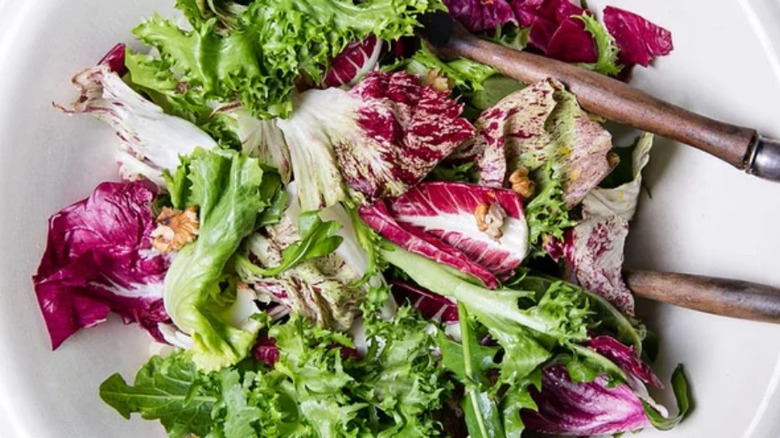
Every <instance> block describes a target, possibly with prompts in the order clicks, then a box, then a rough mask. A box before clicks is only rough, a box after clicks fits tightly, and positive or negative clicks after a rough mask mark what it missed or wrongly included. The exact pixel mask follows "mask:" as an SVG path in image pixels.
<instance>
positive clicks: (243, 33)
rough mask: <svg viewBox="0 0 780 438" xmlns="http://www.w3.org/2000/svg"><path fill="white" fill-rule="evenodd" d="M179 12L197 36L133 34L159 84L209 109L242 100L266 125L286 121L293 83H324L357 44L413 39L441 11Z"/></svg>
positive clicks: (341, 3)
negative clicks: (145, 47)
mask: <svg viewBox="0 0 780 438" xmlns="http://www.w3.org/2000/svg"><path fill="white" fill-rule="evenodd" d="M209 3H210V5H212V3H213V2H209ZM230 3H234V2H230ZM180 7H186V8H185V9H186V12H187V16H188V18H190V25H191V26H192V30H184V29H181V28H180V27H179V26H177V25H176V24H175V23H174V22H173V21H166V20H163V19H161V18H160V17H159V16H154V17H152V18H151V19H149V20H147V21H146V22H144V23H143V24H141V25H140V26H139V27H138V28H136V29H135V31H134V32H135V34H136V35H137V36H138V38H139V39H140V40H141V41H143V42H144V43H146V44H149V45H151V46H153V47H154V48H156V49H157V51H158V52H159V53H160V55H161V58H160V59H158V60H150V61H149V63H148V65H149V66H153V67H154V68H155V69H156V70H157V73H156V74H155V76H157V78H158V79H157V80H156V82H157V83H159V84H163V83H168V84H170V83H177V84H184V86H186V88H188V89H199V90H201V91H200V92H199V94H200V95H201V96H202V99H203V100H206V101H208V100H214V101H219V102H232V101H234V100H237V101H238V102H240V103H241V105H242V106H243V107H245V108H247V109H248V110H249V111H251V113H252V114H253V115H254V116H256V117H259V118H263V119H268V118H274V117H282V118H286V117H288V116H289V115H290V114H291V112H292V109H293V105H292V94H293V89H294V88H295V81H296V80H297V79H298V78H299V77H300V76H301V75H302V74H305V75H306V76H308V77H310V78H312V79H314V81H315V82H317V83H319V82H321V80H322V79H323V76H324V72H325V71H326V70H327V68H328V66H329V65H330V60H331V59H332V58H333V57H335V56H336V55H338V54H339V53H340V52H341V51H342V50H343V49H344V48H345V47H346V46H347V45H348V44H349V43H351V42H352V41H359V40H362V39H364V38H366V37H368V36H369V35H375V36H376V37H377V38H379V39H383V40H388V41H391V40H395V39H398V38H400V37H402V36H408V35H411V34H412V33H413V32H414V29H415V28H416V27H418V26H419V23H418V21H417V17H418V16H419V15H420V14H424V13H427V12H433V11H436V10H441V9H443V5H442V4H441V3H440V2H439V1H436V0H400V1H399V0H368V1H364V2H360V3H357V4H356V3H355V2H353V1H352V0H309V1H297V0H257V1H253V2H251V3H250V4H249V5H248V6H246V7H237V8H229V9H228V10H225V9H219V8H218V11H219V13H215V12H214V10H210V11H206V10H204V9H203V8H199V9H200V10H198V11H196V9H197V8H196V7H195V5H192V3H191V2H186V3H180ZM204 13H205V14H204ZM211 14H214V15H217V16H214V17H213V18H208V17H209V16H211ZM224 24H227V26H225V25H224ZM167 91H169V90H167Z"/></svg>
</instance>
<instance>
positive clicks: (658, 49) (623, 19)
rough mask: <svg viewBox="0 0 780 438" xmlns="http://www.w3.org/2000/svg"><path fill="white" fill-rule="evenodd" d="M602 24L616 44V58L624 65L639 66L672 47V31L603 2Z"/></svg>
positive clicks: (644, 65) (664, 53)
mask: <svg viewBox="0 0 780 438" xmlns="http://www.w3.org/2000/svg"><path fill="white" fill-rule="evenodd" d="M604 24H605V25H606V26H607V29H608V30H609V33H610V34H612V36H613V37H615V41H616V42H617V45H618V47H620V60H621V61H622V62H623V64H624V65H626V66H631V65H634V64H639V65H641V66H643V67H647V65H648V64H649V63H650V61H652V60H653V59H654V58H655V57H657V56H663V55H668V54H669V53H670V52H671V51H672V49H674V43H673V42H672V33H671V32H669V31H668V30H666V29H664V28H662V27H660V26H658V25H656V24H653V23H651V22H649V21H647V20H646V19H644V18H642V17H641V16H639V15H637V14H634V13H633V12H628V11H625V10H623V9H619V8H615V7H612V6H607V7H606V8H605V9H604Z"/></svg>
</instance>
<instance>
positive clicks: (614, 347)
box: [585, 336, 663, 388]
mask: <svg viewBox="0 0 780 438" xmlns="http://www.w3.org/2000/svg"><path fill="white" fill-rule="evenodd" d="M585 345H586V346H587V347H589V348H592V349H593V350H596V352H597V353H598V354H600V355H602V356H604V357H606V358H607V359H609V360H611V361H612V362H614V363H615V365H617V366H618V367H620V369H621V370H623V372H624V373H626V375H627V376H632V377H634V378H637V379H639V380H640V381H641V382H643V383H646V384H648V385H653V386H655V387H656V388H663V383H661V380H659V379H658V376H656V375H655V373H654V372H653V369H652V368H651V367H650V365H648V364H646V363H645V362H643V361H642V359H640V358H639V357H638V356H637V354H636V350H635V349H634V347H629V346H626V345H623V344H621V343H620V342H619V341H618V340H617V339H615V338H612V337H610V336H597V337H595V338H593V339H591V340H589V341H587V342H586V343H585Z"/></svg>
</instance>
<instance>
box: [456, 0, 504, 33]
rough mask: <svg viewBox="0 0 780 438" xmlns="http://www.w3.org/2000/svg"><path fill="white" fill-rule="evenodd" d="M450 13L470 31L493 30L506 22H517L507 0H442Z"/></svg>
mask: <svg viewBox="0 0 780 438" xmlns="http://www.w3.org/2000/svg"><path fill="white" fill-rule="evenodd" d="M444 4H445V5H446V6H447V9H448V10H449V13H450V15H452V16H453V18H455V19H456V20H458V21H459V22H460V23H461V24H462V25H463V26H464V27H466V29H468V30H470V31H471V32H480V31H483V30H495V29H496V28H498V27H501V26H503V25H505V24H507V23H514V24H517V19H516V18H515V13H514V11H513V10H512V6H510V4H509V1H507V0H490V1H485V0H444Z"/></svg>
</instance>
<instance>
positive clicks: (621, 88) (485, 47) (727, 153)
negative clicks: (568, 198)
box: [432, 25, 757, 169]
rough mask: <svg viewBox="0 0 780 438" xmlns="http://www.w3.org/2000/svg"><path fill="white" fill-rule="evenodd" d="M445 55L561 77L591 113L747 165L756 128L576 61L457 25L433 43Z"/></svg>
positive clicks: (515, 72) (529, 75)
mask: <svg viewBox="0 0 780 438" xmlns="http://www.w3.org/2000/svg"><path fill="white" fill-rule="evenodd" d="M432 49H433V50H435V51H436V52H437V53H438V54H440V55H441V56H444V57H446V58H455V57H463V58H469V59H472V60H474V61H478V62H481V63H483V64H487V65H490V66H493V67H495V68H496V69H497V70H498V71H500V72H501V73H503V74H504V75H506V76H509V77H511V78H514V79H516V80H518V81H520V82H525V83H529V84H530V83H534V82H538V81H541V80H544V79H547V78H550V77H552V78H555V79H558V80H559V81H561V82H562V83H563V84H564V85H566V86H567V87H568V89H569V90H570V91H571V92H572V93H574V94H575V95H576V96H577V100H579V102H580V105H582V107H583V108H584V109H585V110H587V111H590V112H591V113H594V114H597V115H599V116H602V117H604V118H606V119H608V120H612V121H615V122H618V123H622V124H625V125H628V126H632V127H634V128H638V129H641V130H643V131H648V132H652V133H654V134H658V135H661V136H663V137H666V138H670V139H673V140H677V141H680V142H682V143H685V144H689V145H691V146H694V147H696V148H698V149H701V150H703V151H705V152H707V153H709V154H712V155H714V156H716V157H718V158H720V159H722V160H724V161H726V162H728V163H729V164H731V165H733V166H735V167H737V168H739V169H745V167H746V166H747V161H748V158H749V151H750V147H751V144H752V142H753V140H754V138H755V137H756V135H757V134H756V131H755V130H753V129H749V128H743V127H739V126H734V125H729V124H727V123H723V122H719V121H717V120H713V119H709V118H707V117H704V116H701V115H698V114H695V113H692V112H690V111H688V110H685V109H683V108H680V107H678V106H675V105H672V104H670V103H668V102H664V101H663V100H660V99H657V98H655V97H653V96H650V95H649V94H647V93H644V92H642V91H639V90H637V89H635V88H632V87H629V86H628V85H626V84H624V83H623V82H620V81H618V80H616V79H612V78H609V77H607V76H604V75H601V74H598V73H594V72H592V71H589V70H585V69H583V68H581V67H577V66H575V65H571V64H566V63H564V62H560V61H556V60H553V59H548V58H544V57H542V56H539V55H534V54H532V53H527V52H521V51H517V50H513V49H510V48H508V47H503V46H500V45H498V44H494V43H491V42H489V41H485V40H483V39H480V38H478V37H476V36H474V35H472V34H470V33H469V32H468V31H466V30H465V29H464V28H463V27H462V26H460V25H456V26H455V29H454V30H453V34H452V36H451V37H450V39H449V42H448V43H447V44H445V45H444V46H440V47H432Z"/></svg>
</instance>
